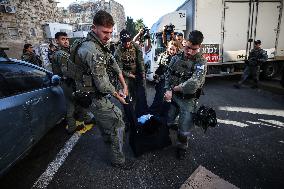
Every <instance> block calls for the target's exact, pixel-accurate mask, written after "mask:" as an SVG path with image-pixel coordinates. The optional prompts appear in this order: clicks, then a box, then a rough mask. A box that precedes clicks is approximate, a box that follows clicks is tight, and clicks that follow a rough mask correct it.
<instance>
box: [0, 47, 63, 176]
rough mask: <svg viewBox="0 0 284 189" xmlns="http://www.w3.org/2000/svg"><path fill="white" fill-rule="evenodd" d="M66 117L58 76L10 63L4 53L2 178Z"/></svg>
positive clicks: (0, 74)
mask: <svg viewBox="0 0 284 189" xmlns="http://www.w3.org/2000/svg"><path fill="white" fill-rule="evenodd" d="M1 55H2V56H1ZM56 78H57V79H56ZM65 114H66V105H65V98H64V94H63V91H62V89H61V87H60V85H59V79H58V76H56V75H55V76H53V74H52V72H49V71H48V70H45V69H44V68H41V67H38V66H35V65H33V64H30V63H27V62H24V61H20V60H14V59H9V58H7V57H5V56H4V55H3V51H2V53H0V176H1V175H2V174H3V173H4V172H5V171H6V170H7V169H8V168H9V167H11V166H12V165H13V164H14V163H15V162H16V161H17V160H18V159H19V158H21V157H23V156H24V155H25V154H26V152H27V150H28V149H30V148H31V147H32V146H33V145H34V144H35V143H36V142H38V141H39V140H40V139H41V138H42V137H43V136H44V135H45V134H46V133H47V132H48V130H49V129H51V128H52V127H53V126H55V125H56V124H57V123H59V122H60V121H61V120H62V119H63V118H64V116H65Z"/></svg>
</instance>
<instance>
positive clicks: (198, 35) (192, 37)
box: [188, 30, 204, 45]
mask: <svg viewBox="0 0 284 189" xmlns="http://www.w3.org/2000/svg"><path fill="white" fill-rule="evenodd" d="M203 39H204V37H203V34H202V32H201V31H198V30H193V31H191V32H190V33H189V35H188V41H190V42H191V43H192V45H200V44H201V43H202V42H203Z"/></svg>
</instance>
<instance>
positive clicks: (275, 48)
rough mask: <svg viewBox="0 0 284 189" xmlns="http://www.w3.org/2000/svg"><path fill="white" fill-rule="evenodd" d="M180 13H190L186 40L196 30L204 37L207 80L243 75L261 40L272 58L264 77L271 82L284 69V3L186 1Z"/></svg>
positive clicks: (274, 0)
mask: <svg viewBox="0 0 284 189" xmlns="http://www.w3.org/2000/svg"><path fill="white" fill-rule="evenodd" d="M179 11H186V29H185V30H184V35H185V38H187V36H188V34H189V32H190V31H192V30H200V31H202V33H203V34H204V41H203V45H202V51H203V53H204V56H205V58H206V59H207V61H208V73H207V77H212V76H226V75H236V74H242V73H243V69H244V60H245V59H246V58H247V57H248V54H249V51H250V50H251V49H252V48H253V41H254V40H258V39H259V40H261V41H262V48H263V49H265V50H266V51H267V54H268V57H269V59H268V61H267V62H266V63H264V64H263V65H262V75H263V76H264V77H266V78H271V77H273V76H275V75H277V73H278V72H279V71H280V69H281V67H283V62H284V20H283V19H284V18H283V17H284V14H283V0H269V1H267V0H186V1H185V2H184V3H183V4H182V5H181V6H180V7H178V8H177V11H176V12H179ZM168 21H169V22H172V23H173V24H174V22H175V21H174V20H171V18H169V20H168ZM154 25H155V24H154ZM153 41H154V48H155V39H154V40H153ZM146 63H147V62H146ZM153 71H154V70H151V71H150V72H153Z"/></svg>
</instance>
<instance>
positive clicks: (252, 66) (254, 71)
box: [234, 40, 268, 89]
mask: <svg viewBox="0 0 284 189" xmlns="http://www.w3.org/2000/svg"><path fill="white" fill-rule="evenodd" d="M260 46H261V41H260V40H256V41H255V42H254V48H253V49H252V50H251V51H250V53H249V57H248V60H247V61H246V67H245V70H244V73H243V75H242V79H241V80H240V81H239V82H238V84H235V85H234V87H235V88H237V89H239V88H241V86H242V84H243V83H244V82H245V81H246V80H247V79H248V77H249V76H251V77H252V79H253V81H254V85H253V86H252V88H257V87H258V81H259V72H260V65H261V63H264V62H266V61H267V59H268V56H267V53H266V51H265V50H263V49H261V47H260Z"/></svg>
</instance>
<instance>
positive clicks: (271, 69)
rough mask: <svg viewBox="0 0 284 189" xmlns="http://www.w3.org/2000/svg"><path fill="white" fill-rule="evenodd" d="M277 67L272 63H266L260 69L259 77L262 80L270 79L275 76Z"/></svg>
mask: <svg viewBox="0 0 284 189" xmlns="http://www.w3.org/2000/svg"><path fill="white" fill-rule="evenodd" d="M277 67H278V66H277V65H276V64H275V62H274V63H268V62H266V63H265V64H264V66H263V67H262V73H261V76H262V78H264V79H272V78H273V77H274V76H275V75H276V74H277Z"/></svg>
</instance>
